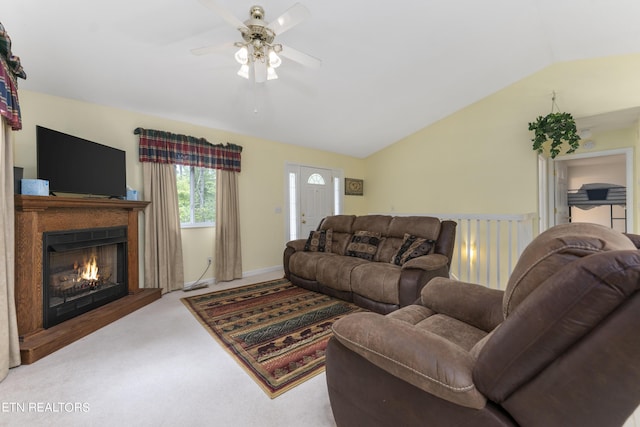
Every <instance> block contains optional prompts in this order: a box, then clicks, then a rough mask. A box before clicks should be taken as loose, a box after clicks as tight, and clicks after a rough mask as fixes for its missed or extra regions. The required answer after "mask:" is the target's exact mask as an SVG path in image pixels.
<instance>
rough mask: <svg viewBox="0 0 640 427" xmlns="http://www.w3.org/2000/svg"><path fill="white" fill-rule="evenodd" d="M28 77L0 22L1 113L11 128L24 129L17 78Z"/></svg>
mask: <svg viewBox="0 0 640 427" xmlns="http://www.w3.org/2000/svg"><path fill="white" fill-rule="evenodd" d="M18 77H20V78H22V79H26V78H27V74H26V73H25V72H24V69H23V68H22V65H21V64H20V58H18V57H17V56H15V55H13V54H12V53H11V38H9V35H8V34H7V32H6V31H5V29H4V26H3V25H2V24H1V23H0V115H1V116H3V117H5V118H6V119H7V121H8V122H9V125H11V129H13V130H20V129H22V118H21V115H20V103H19V102H18V81H17V78H18Z"/></svg>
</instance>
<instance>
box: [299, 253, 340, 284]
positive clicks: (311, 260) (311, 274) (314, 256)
mask: <svg viewBox="0 0 640 427" xmlns="http://www.w3.org/2000/svg"><path fill="white" fill-rule="evenodd" d="M337 256H338V255H336V254H333V253H327V252H324V253H323V252H295V253H293V254H292V255H291V258H289V271H290V272H291V273H293V274H295V275H296V276H298V277H302V278H303V279H307V280H316V276H317V271H318V263H319V262H320V261H321V260H322V259H324V258H327V257H337Z"/></svg>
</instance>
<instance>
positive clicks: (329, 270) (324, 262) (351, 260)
mask: <svg viewBox="0 0 640 427" xmlns="http://www.w3.org/2000/svg"><path fill="white" fill-rule="evenodd" d="M303 253H311V252H303ZM314 255H316V256H317V255H321V254H318V253H317V252H316V253H315V254H314ZM362 264H367V265H368V264H372V263H371V262H370V261H366V260H364V259H362V258H356V257H351V256H341V255H336V256H333V257H330V258H329V257H324V258H321V259H320V260H318V263H317V267H316V277H315V278H316V280H317V281H318V282H319V283H321V284H322V285H323V286H327V287H329V288H333V289H336V290H339V291H346V292H351V272H352V271H353V269H354V268H356V267H357V266H359V265H362Z"/></svg>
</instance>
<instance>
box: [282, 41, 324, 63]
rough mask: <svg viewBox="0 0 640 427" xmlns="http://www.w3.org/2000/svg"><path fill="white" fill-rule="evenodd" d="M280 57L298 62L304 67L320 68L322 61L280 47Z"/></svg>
mask: <svg viewBox="0 0 640 427" xmlns="http://www.w3.org/2000/svg"><path fill="white" fill-rule="evenodd" d="M278 55H280V56H284V57H285V58H288V59H291V60H292V61H296V62H299V63H300V64H302V65H304V66H305V67H309V68H320V66H321V65H322V61H321V60H320V59H318V58H316V57H315V56H311V55H307V54H306V53H303V52H300V51H299V50H296V49H294V48H292V47H289V46H284V45H282V50H281V51H280V52H279V53H278Z"/></svg>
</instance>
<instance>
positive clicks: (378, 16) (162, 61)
mask: <svg viewBox="0 0 640 427" xmlns="http://www.w3.org/2000/svg"><path fill="white" fill-rule="evenodd" d="M254 2H255V0H251V1H249V0H247V1H244V0H217V3H219V4H220V5H222V6H223V7H225V8H227V9H228V10H229V11H230V12H232V13H233V14H234V15H235V16H236V17H238V18H239V19H240V20H241V21H244V20H245V19H247V18H248V13H249V8H250V7H251V6H252V5H253V4H254ZM294 2H295V0H260V1H259V3H258V4H260V5H261V6H263V7H264V9H265V20H266V21H267V22H270V21H271V20H273V19H275V18H277V17H278V16H280V15H281V14H282V13H283V12H284V11H285V10H287V9H288V8H289V7H290V6H292V5H293V3H294ZM301 2H302V3H303V4H304V5H305V6H306V7H307V8H308V9H309V10H310V12H311V16H310V18H309V19H307V20H305V21H304V22H302V23H301V24H299V25H297V26H296V27H294V28H292V29H291V30H289V31H287V32H285V33H283V34H281V35H280V36H277V37H276V40H277V41H278V42H281V43H283V44H285V45H286V46H290V47H292V48H295V49H297V50H299V51H302V52H305V53H307V54H310V55H313V56H315V57H318V58H320V59H321V60H322V67H321V68H319V69H309V68H305V67H303V66H302V65H300V64H299V63H296V62H292V61H290V60H288V59H287V58H284V59H283V64H282V66H281V67H280V68H278V75H279V77H280V78H279V79H278V80H273V81H268V82H266V83H261V84H255V83H251V82H250V81H247V80H245V79H242V78H240V77H238V76H237V75H236V71H237V69H238V65H237V63H236V62H235V60H234V59H233V54H234V52H235V50H236V48H234V47H233V46H232V43H233V42H235V41H239V40H240V34H239V32H238V31H237V30H236V29H235V28H233V27H232V26H230V25H229V24H228V23H227V22H226V21H225V20H223V19H222V18H221V17H220V16H219V15H217V14H216V13H215V12H213V11H212V10H211V9H209V8H207V7H205V6H204V5H203V4H202V3H201V2H199V1H198V0H109V1H106V0H91V1H87V0H56V1H48V0H20V1H13V2H5V4H3V6H2V11H1V13H2V15H0V22H2V24H3V25H4V26H5V28H6V30H7V31H8V33H9V35H10V36H11V38H12V40H13V52H14V54H16V55H18V56H20V58H21V60H22V64H23V66H24V68H25V71H26V72H27V75H28V78H27V80H25V81H20V88H21V89H28V90H32V91H37V92H43V93H48V94H52V95H56V96H62V97H66V98H73V99H78V100H83V101H88V102H92V103H97V104H103V105H108V106H114V107H119V108H124V109H127V110H133V111H138V112H143V113H148V114H152V115H157V116H161V117H167V118H171V119H177V120H182V121H186V122H190V123H195V124H198V125H203V126H208V127H213V128H217V129H223V130H227V131H231V132H237V133H240V134H246V135H252V136H256V137H260V138H264V139H269V140H274V141H279V142H283V143H288V144H295V145H301V146H306V147H315V148H320V149H323V150H328V151H332V152H336V153H342V154H347V155H352V156H356V157H365V156H367V155H370V154H372V153H374V152H376V151H378V150H379V149H381V148H383V147H385V146H387V145H390V144H392V143H394V142H396V141H398V140H399V139H402V138H403V137H405V136H407V135H410V134H412V133H414V132H416V131H418V130H419V129H422V128H424V127H426V126H428V125H429V124H431V123H433V122H435V121H437V120H439V119H441V118H443V117H445V116H447V115H449V114H451V113H453V112H455V111H457V110H459V109H461V108H464V107H465V106H467V105H469V104H471V103H473V102H476V101H478V100H480V99H482V98H484V97H486V96H488V95H490V94H492V93H494V92H496V91H498V90H500V89H502V88H504V87H506V86H508V85H510V84H512V83H514V82H516V81H518V80H520V79H522V78H524V77H526V76H528V75H530V74H532V73H534V72H536V71H538V70H540V69H542V68H544V67H546V66H549V65H551V64H553V63H556V62H560V61H569V60H575V59H583V58H596V57H603V56H608V55H618V54H628V53H638V52H640V25H639V23H638V17H639V16H640V1H637V0H614V1H612V0H519V1H513V0H483V1H477V0H401V1H397V2H372V1H366V2H365V1H362V0H350V1H336V0H324V1H314V0H301ZM208 45H219V46H221V49H219V50H218V51H217V52H215V53H212V54H210V55H206V56H196V55H193V54H192V53H191V52H190V50H191V49H193V48H198V47H202V46H208ZM224 46H226V47H224ZM550 89H551V88H550ZM167 130H170V129H167Z"/></svg>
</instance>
